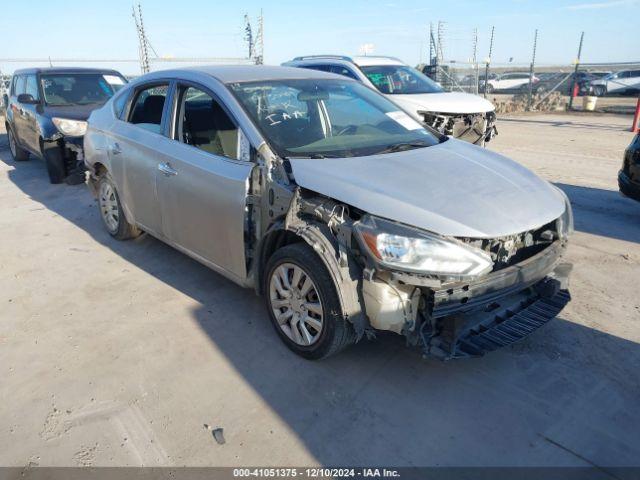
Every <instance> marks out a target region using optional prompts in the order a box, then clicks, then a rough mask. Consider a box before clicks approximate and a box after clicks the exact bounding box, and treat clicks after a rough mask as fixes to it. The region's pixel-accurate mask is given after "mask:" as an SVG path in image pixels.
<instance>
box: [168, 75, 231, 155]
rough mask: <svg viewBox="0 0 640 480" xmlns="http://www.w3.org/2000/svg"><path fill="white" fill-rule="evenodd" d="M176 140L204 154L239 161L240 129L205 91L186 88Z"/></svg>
mask: <svg viewBox="0 0 640 480" xmlns="http://www.w3.org/2000/svg"><path fill="white" fill-rule="evenodd" d="M180 98H181V99H180V108H179V109H178V111H179V112H180V113H179V115H180V116H179V117H178V122H177V125H176V130H177V132H176V136H175V138H176V139H178V140H180V141H181V142H183V143H186V144H187V145H192V146H194V147H196V148H199V149H200V150H204V151H205V152H209V153H212V154H214V155H221V156H224V157H229V158H238V128H237V127H236V125H235V124H234V123H233V121H232V120H231V118H229V115H227V113H226V112H225V111H224V109H223V108H222V107H221V106H220V104H219V103H218V102H217V101H216V100H215V99H214V98H213V97H211V95H209V94H208V93H206V92H203V91H202V90H199V89H197V88H194V87H186V88H184V89H183V91H182V95H181V97H180Z"/></svg>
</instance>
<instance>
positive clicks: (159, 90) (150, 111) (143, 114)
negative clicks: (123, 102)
mask: <svg viewBox="0 0 640 480" xmlns="http://www.w3.org/2000/svg"><path fill="white" fill-rule="evenodd" d="M168 92H169V86H168V85H166V84H165V85H154V86H152V87H147V88H144V89H142V90H139V91H138V93H137V94H136V99H135V100H134V102H133V106H132V108H131V114H130V116H129V122H131V123H135V124H136V125H138V126H139V127H142V128H144V129H145V130H149V131H150V132H154V133H160V125H161V124H162V110H163V109H164V102H165V100H166V99H167V93H168Z"/></svg>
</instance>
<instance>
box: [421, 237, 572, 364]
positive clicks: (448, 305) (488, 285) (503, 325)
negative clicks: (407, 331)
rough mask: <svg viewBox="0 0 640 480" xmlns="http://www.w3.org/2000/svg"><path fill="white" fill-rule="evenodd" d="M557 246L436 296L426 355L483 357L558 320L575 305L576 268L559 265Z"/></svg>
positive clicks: (424, 334) (424, 335) (424, 333)
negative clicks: (571, 287) (572, 275)
mask: <svg viewBox="0 0 640 480" xmlns="http://www.w3.org/2000/svg"><path fill="white" fill-rule="evenodd" d="M563 251H564V247H563V245H561V244H560V243H559V242H558V243H556V244H554V245H551V246H549V247H548V248H546V249H545V250H544V251H542V252H540V253H539V254H537V255H535V256H533V257H531V258H530V259H528V260H525V261H524V262H521V263H519V264H518V265H514V266H512V267H508V268H505V269H503V270H500V271H498V272H495V273H493V274H491V275H488V276H487V277H485V278H482V279H479V280H477V281H474V282H470V283H466V284H464V283H463V284H458V285H456V286H455V287H452V288H442V289H436V290H434V291H433V294H432V296H431V305H430V309H429V311H428V312H427V316H428V317H429V319H428V321H426V322H424V323H423V324H422V327H421V330H420V332H421V340H422V344H423V348H424V351H425V354H427V355H430V356H435V357H439V358H442V359H450V358H460V357H470V356H480V355H483V354H485V353H487V352H490V351H493V350H495V349H497V348H500V347H504V346H507V345H510V344H512V343H515V342H517V341H519V340H522V339H523V338H525V337H526V336H528V335H529V334H530V333H532V332H533V331H535V330H537V329H538V328H540V327H541V326H543V325H544V324H546V323H547V322H548V321H550V320H551V319H553V318H555V317H556V316H557V315H558V314H559V313H560V311H561V310H562V309H563V308H564V306H565V305H566V304H567V303H568V302H569V301H570V300H571V295H570V294H569V290H568V284H569V274H570V272H571V268H572V265H571V264H568V263H558V262H559V259H560V256H561V254H562V252H563Z"/></svg>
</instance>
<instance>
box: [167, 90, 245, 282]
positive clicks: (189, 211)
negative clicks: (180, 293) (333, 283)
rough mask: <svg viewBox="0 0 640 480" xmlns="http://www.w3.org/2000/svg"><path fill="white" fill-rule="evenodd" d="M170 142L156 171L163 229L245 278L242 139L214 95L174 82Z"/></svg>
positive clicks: (189, 248)
mask: <svg viewBox="0 0 640 480" xmlns="http://www.w3.org/2000/svg"><path fill="white" fill-rule="evenodd" d="M175 92H176V94H175V101H174V102H173V103H172V111H173V112H174V113H173V116H174V121H173V125H172V129H171V132H172V133H171V136H172V137H173V138H174V141H172V142H170V145H169V146H168V147H167V148H165V150H164V152H165V155H166V156H167V161H166V162H164V163H163V164H162V165H161V168H160V171H159V173H158V199H159V204H160V209H161V212H162V223H163V233H164V235H165V237H167V238H168V239H170V240H171V241H172V242H173V243H174V244H177V245H178V246H180V247H181V248H183V249H184V250H186V251H188V252H189V253H190V254H192V255H194V256H196V257H198V258H200V259H203V260H205V261H206V262H207V263H209V264H210V265H211V266H213V267H214V268H215V267H218V269H219V270H220V271H222V272H223V273H227V274H231V276H232V277H235V278H237V279H241V280H242V279H244V278H245V277H246V259H245V222H246V208H247V186H248V182H249V176H250V174H251V170H252V169H253V164H252V163H251V162H250V161H249V160H248V158H245V159H244V160H243V159H240V157H241V156H243V157H247V155H245V154H244V153H243V154H242V155H241V154H240V152H241V151H242V152H247V151H248V148H247V142H246V141H245V140H243V138H244V135H243V134H242V132H241V130H240V129H239V128H238V124H237V122H236V121H235V120H234V118H233V117H232V115H231V113H230V112H229V111H228V110H227V109H226V107H225V106H224V105H223V104H222V103H221V102H220V101H219V100H218V98H217V96H216V95H215V93H214V92H213V91H212V90H210V89H207V88H206V87H204V86H202V85H199V84H196V83H187V82H183V83H180V82H178V84H177V86H176V91H175Z"/></svg>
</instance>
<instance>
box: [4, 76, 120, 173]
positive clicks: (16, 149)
mask: <svg viewBox="0 0 640 480" xmlns="http://www.w3.org/2000/svg"><path fill="white" fill-rule="evenodd" d="M126 82H127V81H126V79H125V78H124V77H123V76H122V75H121V74H120V73H119V72H117V71H115V70H102V69H93V68H30V69H24V70H16V72H15V73H14V74H13V78H12V79H11V85H10V87H9V93H8V95H7V96H6V97H5V98H4V102H5V103H6V105H5V106H6V110H7V113H6V125H5V126H6V129H7V135H8V137H9V147H10V149H11V154H12V155H13V158H14V159H15V160H16V161H22V160H27V159H28V158H29V154H30V153H31V154H33V155H36V156H37V157H40V158H43V159H44V161H45V163H46V165H47V171H48V173H49V179H50V180H51V183H61V182H63V181H65V180H66V182H67V183H70V184H71V183H80V182H83V181H84V158H83V152H82V139H83V136H84V133H85V130H86V128H87V123H86V120H87V118H89V115H90V114H91V112H92V111H93V110H95V109H96V108H99V107H100V106H102V105H103V104H104V103H105V102H106V101H107V100H109V98H111V97H112V96H113V94H114V93H115V92H116V91H118V89H120V88H121V87H122V86H124V84H125V83H126Z"/></svg>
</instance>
